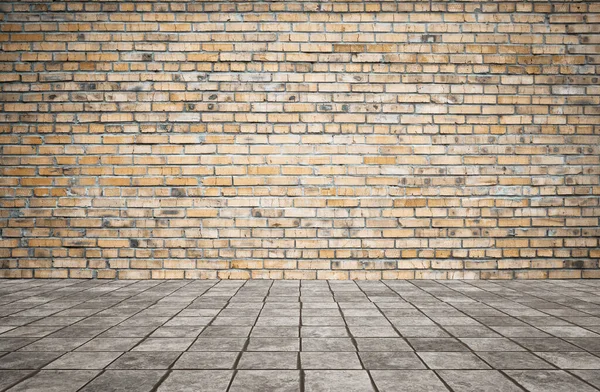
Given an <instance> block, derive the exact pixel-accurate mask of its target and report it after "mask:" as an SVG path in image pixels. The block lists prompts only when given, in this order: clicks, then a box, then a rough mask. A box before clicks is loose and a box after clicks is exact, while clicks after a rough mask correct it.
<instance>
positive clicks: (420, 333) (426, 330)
mask: <svg viewBox="0 0 600 392" xmlns="http://www.w3.org/2000/svg"><path fill="white" fill-rule="evenodd" d="M396 329H397V330H398V332H400V334H401V335H402V336H404V337H405V338H444V337H449V336H450V335H449V334H448V333H447V332H446V331H444V330H443V329H442V328H440V327H438V326H435V325H434V326H416V327H413V326H398V325H397V326H396Z"/></svg>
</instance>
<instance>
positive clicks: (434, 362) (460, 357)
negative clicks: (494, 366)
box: [417, 352, 490, 369]
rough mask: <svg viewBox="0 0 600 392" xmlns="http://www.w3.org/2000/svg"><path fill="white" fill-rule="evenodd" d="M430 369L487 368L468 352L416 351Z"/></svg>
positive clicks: (487, 367)
mask: <svg viewBox="0 0 600 392" xmlns="http://www.w3.org/2000/svg"><path fill="white" fill-rule="evenodd" d="M417 354H418V355H419V357H421V359H422V360H423V361H424V362H425V363H426V364H427V366H429V367H430V368H432V369H489V368H490V367H489V366H488V365H486V364H485V362H483V361H482V360H481V359H479V358H478V357H477V356H476V355H475V354H472V353H468V352H418V353H417Z"/></svg>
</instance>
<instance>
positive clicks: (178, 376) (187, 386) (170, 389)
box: [157, 370, 233, 392]
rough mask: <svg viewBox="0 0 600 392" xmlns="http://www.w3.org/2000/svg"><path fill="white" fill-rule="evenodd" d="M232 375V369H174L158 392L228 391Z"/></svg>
mask: <svg viewBox="0 0 600 392" xmlns="http://www.w3.org/2000/svg"><path fill="white" fill-rule="evenodd" d="M232 376H233V371H230V370H174V371H172V372H171V373H170V374H169V376H168V377H167V379H166V380H164V381H163V382H162V383H161V384H160V386H159V387H158V390H157V392H198V391H202V392H226V391H227V386H228V385H229V381H230V380H231V377H232Z"/></svg>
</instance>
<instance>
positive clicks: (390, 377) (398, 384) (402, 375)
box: [371, 370, 448, 392]
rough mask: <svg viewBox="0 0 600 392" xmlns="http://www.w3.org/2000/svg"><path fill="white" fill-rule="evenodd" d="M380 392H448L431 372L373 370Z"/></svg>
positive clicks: (372, 373)
mask: <svg viewBox="0 0 600 392" xmlns="http://www.w3.org/2000/svg"><path fill="white" fill-rule="evenodd" d="M371 375H372V376H373V380H374V381H375V385H376V386H377V389H378V390H379V392H448V388H446V387H445V386H444V384H443V383H442V382H441V381H440V379H439V378H438V377H437V376H436V374H435V373H434V372H433V371H431V370H372V371H371Z"/></svg>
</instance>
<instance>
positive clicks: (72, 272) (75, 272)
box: [0, 269, 600, 280]
mask: <svg viewBox="0 0 600 392" xmlns="http://www.w3.org/2000/svg"><path fill="white" fill-rule="evenodd" d="M33 277H35V278H46V279H57V278H62V279H64V278H73V279H89V278H98V279H115V278H117V279H331V280H338V279H341V280H348V279H351V280H379V279H580V278H589V279H598V278H600V272H599V271H598V270H572V269H557V270H544V269H537V270H482V271H478V270H468V271H460V270H450V271H448V270H415V271H411V270H404V271H402V270H397V271H331V270H316V271H315V270H286V271H282V270H260V269H259V270H251V271H247V270H228V271H215V270H150V271H149V270H130V269H125V270H111V269H99V270H89V269H36V270H32V269H10V270H0V278H22V279H27V278H33Z"/></svg>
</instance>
